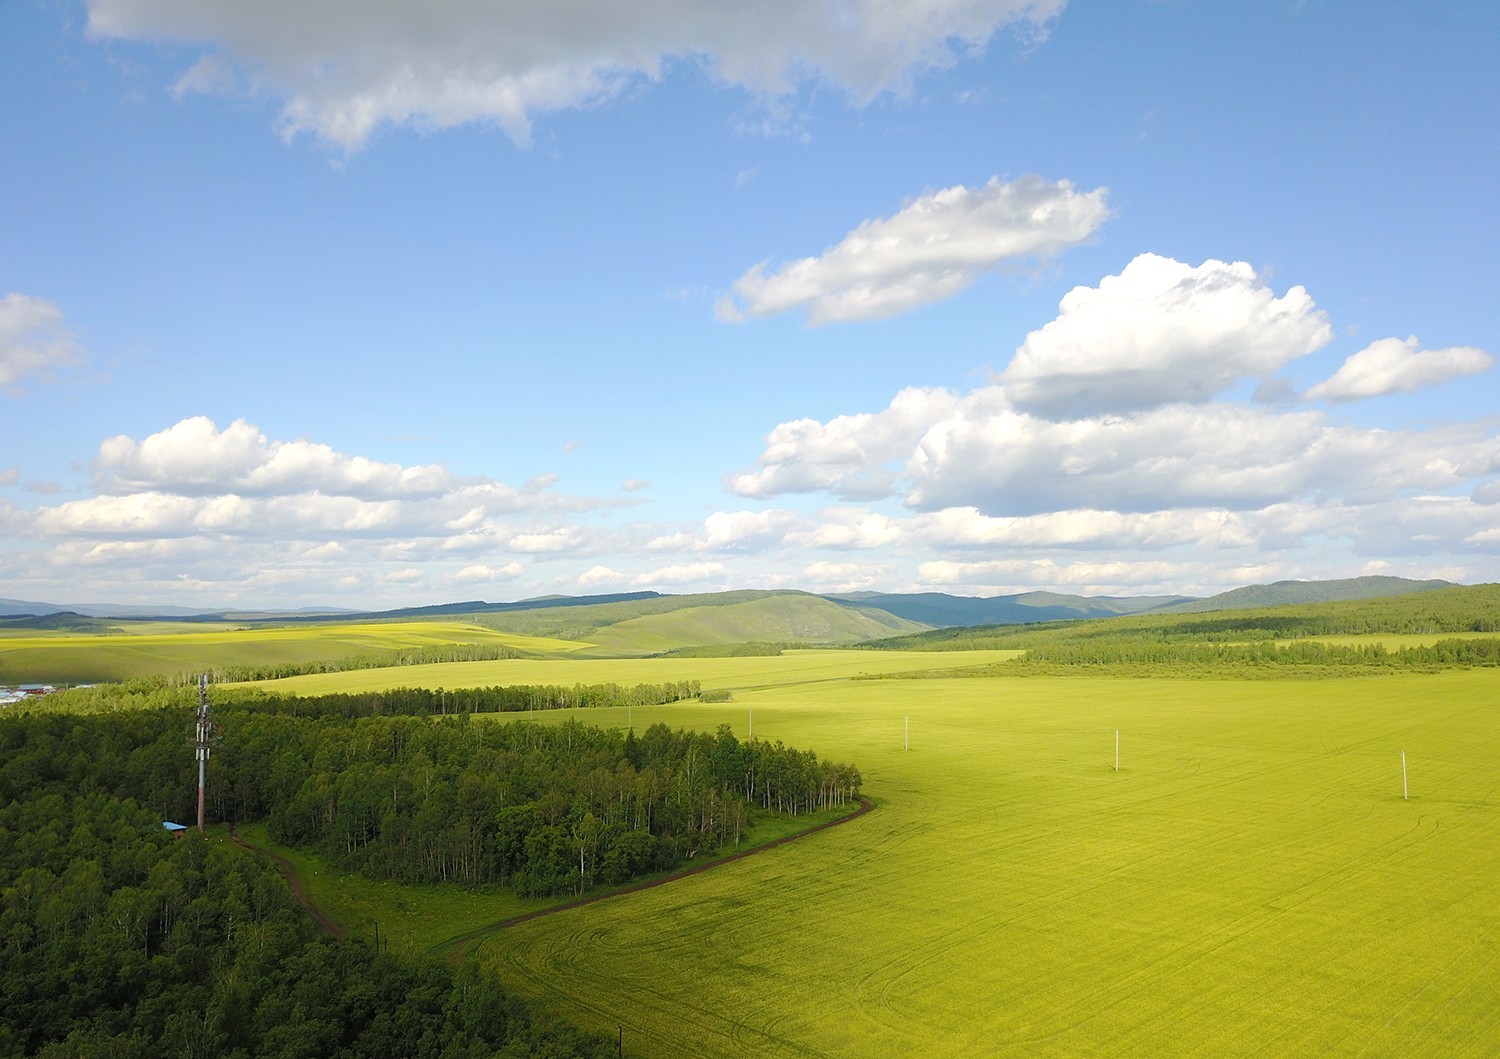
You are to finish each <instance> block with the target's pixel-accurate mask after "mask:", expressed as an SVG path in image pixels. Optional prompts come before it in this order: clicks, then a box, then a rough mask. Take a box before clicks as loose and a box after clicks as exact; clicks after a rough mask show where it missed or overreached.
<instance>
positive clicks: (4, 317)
mask: <svg viewBox="0 0 1500 1059" xmlns="http://www.w3.org/2000/svg"><path fill="white" fill-rule="evenodd" d="M82 359H83V350H82V349H81V348H80V347H79V345H78V342H77V340H75V339H74V337H73V335H72V333H71V332H70V331H69V330H68V328H67V325H66V323H65V322H64V320H63V314H62V310H61V309H59V308H58V307H57V306H56V305H54V304H52V303H51V302H49V301H47V300H45V299H43V298H37V297H33V296H32V295H29V294H7V295H6V296H5V297H3V298H0V388H3V389H4V390H5V391H6V392H7V393H11V394H14V393H15V392H16V387H17V384H18V383H20V382H21V380H22V379H25V378H27V377H33V378H37V379H48V378H51V377H52V375H53V373H54V372H55V371H56V370H57V369H58V368H64V367H68V366H69V365H73V364H77V363H79V362H80V361H81V360H82Z"/></svg>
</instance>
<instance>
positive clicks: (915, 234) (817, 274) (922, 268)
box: [715, 176, 1109, 324]
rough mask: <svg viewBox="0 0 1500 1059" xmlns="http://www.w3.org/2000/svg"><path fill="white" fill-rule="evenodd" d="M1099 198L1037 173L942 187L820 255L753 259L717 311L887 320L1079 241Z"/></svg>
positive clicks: (1100, 217)
mask: <svg viewBox="0 0 1500 1059" xmlns="http://www.w3.org/2000/svg"><path fill="white" fill-rule="evenodd" d="M1106 194H1107V192H1106V190H1105V189H1104V188H1096V189H1095V190H1093V191H1090V192H1081V191H1076V190H1074V188H1073V185H1072V184H1071V183H1069V182H1068V181H1066V180H1062V181H1059V182H1057V183H1048V182H1047V181H1045V180H1043V179H1042V178H1041V177H1038V176H1024V177H1021V178H1020V179H1018V180H1015V181H1013V182H1012V183H1009V184H1002V183H1001V182H1000V180H999V178H998V177H995V178H991V180H990V182H989V183H988V184H986V185H984V186H983V187H978V188H968V187H964V186H963V185H961V184H960V185H958V186H956V187H951V188H945V189H943V190H942V191H937V192H932V193H930V194H927V195H923V196H922V197H920V198H918V199H915V200H914V201H912V202H911V203H909V204H908V205H907V206H906V207H905V208H903V209H902V210H901V211H900V212H899V213H896V214H895V215H893V216H890V217H884V218H880V219H879V220H867V221H864V222H863V223H862V224H860V225H859V227H857V228H855V229H854V231H852V232H850V233H849V234H848V235H846V236H845V237H844V239H843V240H842V241H841V242H840V243H839V244H838V245H837V246H833V247H830V248H829V249H827V250H825V251H824V252H823V253H822V254H821V255H820V256H818V257H805V258H801V259H800V260H797V261H793V262H791V263H790V264H787V265H783V266H782V267H780V268H778V269H775V270H774V271H768V269H767V265H766V264H765V263H764V262H763V263H761V264H759V265H756V266H755V267H754V268H752V269H750V270H749V271H748V272H746V273H745V274H744V275H743V276H741V277H740V278H739V279H738V280H736V281H735V283H734V286H733V288H732V289H731V292H730V293H729V294H728V295H725V296H724V297H723V298H721V299H720V300H719V302H718V304H717V305H716V306H715V312H716V313H717V315H718V316H719V318H720V319H723V320H732V321H738V320H744V319H746V318H748V317H764V316H772V315H775V314H777V313H783V312H787V311H789V310H793V309H803V310H806V312H807V316H808V319H809V320H810V321H811V322H812V323H814V324H822V323H828V322H831V321H837V320H877V319H882V318H884V317H888V316H895V315H896V314H898V313H903V312H906V311H908V310H910V309H915V308H917V307H919V306H922V305H929V304H931V303H933V302H936V301H941V300H942V299H944V298H948V297H951V296H953V295H954V294H957V293H959V292H960V291H963V290H967V289H968V288H969V287H971V286H973V284H974V282H975V281H976V280H977V279H978V278H979V277H980V275H981V274H983V273H984V272H986V271H989V270H991V269H994V268H997V267H999V266H1000V265H1001V264H1004V263H1006V262H1011V261H1017V260H1021V259H1026V258H1046V257H1050V256H1052V255H1055V254H1057V253H1059V252H1060V251H1062V250H1064V249H1066V248H1067V247H1070V246H1076V245H1077V244H1079V243H1081V242H1083V241H1084V240H1086V239H1087V238H1088V237H1089V236H1090V235H1092V234H1093V232H1094V230H1095V229H1097V228H1098V227H1099V225H1100V224H1102V223H1103V222H1104V220H1105V218H1106V217H1107V216H1108V215H1109V210H1108V208H1107V207H1106V206H1105V204H1104V199H1105V196H1106Z"/></svg>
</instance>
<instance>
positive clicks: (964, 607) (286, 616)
mask: <svg viewBox="0 0 1500 1059" xmlns="http://www.w3.org/2000/svg"><path fill="white" fill-rule="evenodd" d="M1451 585H1452V582H1450V581H1437V580H1432V581H1413V580H1410V579H1407V578H1403V577H1355V578H1347V579H1342V580H1331V581H1277V582H1275V583H1274V584H1269V585H1247V586H1245V587H1243V588H1236V589H1232V590H1230V591H1228V592H1221V593H1219V594H1218V595H1215V596H1208V597H1206V598H1196V597H1192V596H1075V595H1066V594H1062V593H1056V592H1021V593H1017V594H1014V595H1005V596H987V597H986V596H953V595H948V594H947V593H944V592H920V593H905V594H902V593H881V592H855V593H847V594H837V595H828V596H824V597H821V598H824V599H828V600H831V601H833V602H834V603H837V604H839V605H841V606H844V607H847V608H850V609H853V610H856V611H859V612H861V613H863V614H865V615H870V614H871V613H872V612H878V611H883V612H885V613H886V614H889V615H891V616H893V617H894V618H897V619H900V620H901V622H903V623H905V622H912V623H916V624H918V625H925V626H928V627H931V628H951V627H955V626H970V625H1017V624H1024V623H1028V622H1041V621H1058V620H1062V619H1070V618H1103V617H1111V616H1116V615H1122V614H1148V613H1154V614H1162V613H1184V612H1194V611H1211V610H1238V609H1244V608H1249V607H1268V606H1277V605H1280V604H1290V603H1326V602H1332V601H1336V600H1351V599H1372V598H1375V597H1379V596H1396V595H1404V594H1406V593H1410V592H1426V591H1431V590H1433V589H1438V588H1448V587H1450V586H1451ZM773 595H803V596H806V595H812V594H811V593H786V592H780V593H771V592H748V591H741V592H723V593H708V594H703V595H694V596H667V595H664V594H662V593H660V592H622V593H613V594H608V595H594V596H546V597H541V598H537V599H528V600H517V601H515V602H511V603H489V602H485V601H483V600H472V601H467V602H460V603H441V604H434V605H431V606H424V607H401V608H397V609H393V610H383V611H354V610H348V609H344V608H338V607H303V608H300V609H297V610H285V611H274V610H256V611H251V610H220V611H196V610H192V609H190V608H187V607H153V606H149V605H148V606H137V607H131V606H122V605H118V604H78V603H74V604H62V605H59V604H50V603H36V602H28V601H25V600H15V599H0V617H17V616H28V615H29V616H34V617H38V618H44V617H46V616H48V615H59V614H76V615H81V616H84V617H89V618H158V619H168V620H174V621H279V622H285V621H316V620H320V619H329V618H333V619H337V620H351V619H362V618H363V619H392V618H430V617H440V616H453V617H457V616H460V615H467V614H497V615H498V614H520V613H522V612H528V611H546V610H560V609H563V608H568V609H569V611H570V613H571V612H574V611H576V610H578V609H579V608H588V607H596V606H604V605H609V604H615V605H619V604H638V605H645V606H646V607H647V608H648V609H649V610H652V611H666V610H674V609H677V608H679V607H713V606H740V605H743V604H745V603H746V602H748V601H750V600H753V599H757V598H761V597H770V596H773ZM651 601H659V602H657V603H655V604H654V605H653V604H652V603H651ZM609 609H610V610H618V609H619V607H618V606H615V607H610V608H609Z"/></svg>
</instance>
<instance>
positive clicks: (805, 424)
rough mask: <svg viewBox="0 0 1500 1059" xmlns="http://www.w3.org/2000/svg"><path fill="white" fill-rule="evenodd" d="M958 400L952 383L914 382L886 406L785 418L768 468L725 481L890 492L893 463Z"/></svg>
mask: <svg viewBox="0 0 1500 1059" xmlns="http://www.w3.org/2000/svg"><path fill="white" fill-rule="evenodd" d="M958 404H959V398H958V397H956V396H954V395H953V394H952V393H950V392H948V391H947V390H944V389H918V388H915V387H911V388H908V389H905V390H902V391H901V392H900V393H898V394H896V396H895V397H894V398H893V399H892V400H891V403H890V405H889V407H887V408H886V409H885V410H884V411H881V412H875V413H868V412H866V413H860V414H858V415H844V416H838V417H836V418H834V419H831V420H829V421H828V422H826V423H819V422H818V421H817V420H815V419H796V420H793V421H791V422H789V423H782V424H781V425H779V426H777V427H776V428H775V429H774V430H772V431H771V433H770V434H769V435H767V437H766V448H765V451H764V452H763V453H762V454H761V456H760V459H758V460H757V461H756V463H757V464H758V465H759V466H760V468H761V469H760V470H758V471H744V472H741V473H739V474H729V475H725V477H724V486H725V488H727V489H728V490H729V491H730V492H732V493H735V494H737V495H739V496H747V497H767V496H776V495H779V494H783V493H811V492H822V491H825V490H826V491H828V492H832V493H834V494H835V495H838V496H842V497H845V498H849V499H876V498H879V497H882V496H888V495H890V493H891V490H892V488H893V486H894V484H895V478H896V475H895V469H894V468H893V467H892V464H899V463H904V462H905V461H906V460H907V459H908V458H910V456H911V452H912V450H913V448H914V447H915V446H916V444H917V442H918V441H919V440H920V439H921V438H922V435H923V434H924V433H926V432H927V430H928V429H930V427H931V425H932V424H933V423H934V422H936V421H939V420H941V419H943V418H944V417H945V416H947V415H948V414H950V413H951V412H952V410H953V409H954V408H956V407H957V405H958Z"/></svg>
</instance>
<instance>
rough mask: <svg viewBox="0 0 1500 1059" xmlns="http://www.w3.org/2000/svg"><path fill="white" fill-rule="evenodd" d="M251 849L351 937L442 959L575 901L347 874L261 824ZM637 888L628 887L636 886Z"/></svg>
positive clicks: (814, 816) (786, 831)
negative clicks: (280, 864)
mask: <svg viewBox="0 0 1500 1059" xmlns="http://www.w3.org/2000/svg"><path fill="white" fill-rule="evenodd" d="M847 812H848V810H829V811H826V812H822V813H811V814H805V815H803V816H800V817H787V816H780V815H767V816H763V817H760V818H759V819H757V821H756V823H755V827H754V830H753V832H752V833H751V835H750V836H749V838H748V839H747V840H746V841H745V843H744V844H743V845H742V846H740V847H736V848H733V849H729V850H725V851H724V853H725V854H730V853H737V852H741V851H742V850H752V849H755V848H756V847H758V846H764V845H767V844H769V843H771V842H775V841H778V840H781V839H785V838H788V837H791V836H793V835H798V834H801V833H802V832H804V831H807V830H808V829H810V828H813V827H816V826H818V825H819V824H822V823H825V822H827V821H831V820H836V819H839V818H840V817H842V816H843V815H845V814H846V813H847ZM212 830H213V832H214V833H215V837H216V838H217V839H218V840H220V841H224V842H227V841H229V837H228V832H227V829H225V828H224V827H223V826H222V825H221V826H219V827H216V828H213V829H212ZM238 833H239V837H240V839H241V840H242V841H243V842H244V843H246V844H247V845H249V846H252V847H255V848H256V849H259V850H264V851H266V852H267V853H270V854H273V855H275V856H278V857H281V858H284V859H285V860H286V861H287V862H288V863H289V864H290V865H291V867H292V870H293V872H294V873H295V874H296V876H297V878H298V880H299V881H300V882H301V884H302V886H303V888H304V890H305V891H306V893H307V897H308V899H309V900H310V901H311V902H312V903H313V904H314V905H315V906H316V907H317V908H318V909H319V910H320V911H321V912H322V913H323V914H325V915H326V916H328V918H329V919H331V920H332V921H333V922H334V923H336V924H337V925H338V926H339V928H340V929H342V930H343V931H344V933H345V934H346V935H349V936H364V937H367V938H370V939H373V938H374V936H375V933H376V930H377V927H378V929H379V933H380V936H381V938H382V940H383V941H384V942H385V943H386V944H387V945H389V946H390V947H391V948H393V949H395V950H396V951H398V952H404V953H408V954H416V953H429V954H433V955H440V956H441V955H447V954H449V953H450V952H452V951H454V950H455V949H457V948H459V947H460V946H462V947H463V948H465V949H467V948H468V947H469V944H470V943H471V939H472V937H473V936H474V935H485V934H491V933H494V931H495V929H496V927H497V926H498V925H499V924H501V923H504V922H506V921H507V920H511V919H514V918H516V917H518V916H523V915H526V914H529V913H535V912H538V911H542V910H545V909H548V908H556V907H558V906H559V905H564V904H568V903H571V902H572V901H574V900H575V898H573V897H572V896H567V895H564V896H560V897H546V898H523V897H518V896H516V895H515V894H514V893H511V892H510V891H508V890H504V889H502V888H500V887H495V886H487V887H475V888H464V887H460V886H448V885H443V884H430V885H407V884H403V883H395V882H386V881H381V880H377V879H369V878H366V877H364V876H362V875H359V874H358V873H355V872H349V871H344V870H342V869H340V868H338V867H336V866H333V865H331V864H329V863H328V862H327V861H325V860H324V859H323V858H322V857H320V856H318V855H316V854H314V853H310V852H308V851H306V850H301V849H297V848H295V847H291V846H283V845H281V844H279V843H277V842H275V841H273V840H272V838H271V836H270V833H269V831H268V830H267V828H266V826H265V824H263V823H256V824H246V825H244V826H243V827H240V828H239V829H238ZM716 859H718V858H716V857H713V856H708V855H704V856H700V857H696V858H694V859H692V860H690V861H686V862H684V863H683V864H682V865H679V866H678V867H677V868H674V869H672V871H670V872H661V873H658V874H656V875H650V876H644V877H642V878H641V879H639V880H636V883H640V882H647V883H649V882H652V881H654V880H657V879H662V878H665V877H667V876H671V875H675V874H677V873H679V872H683V871H688V870H691V869H695V868H701V867H703V866H704V865H711V864H712V863H713V862H714V861H715V860H716ZM636 883H632V884H631V885H632V886H634V885H636ZM587 896H588V897H589V898H591V899H598V898H604V897H609V896H611V892H610V891H609V890H608V889H607V888H601V889H597V890H593V891H590V893H589V894H588V895H587Z"/></svg>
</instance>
